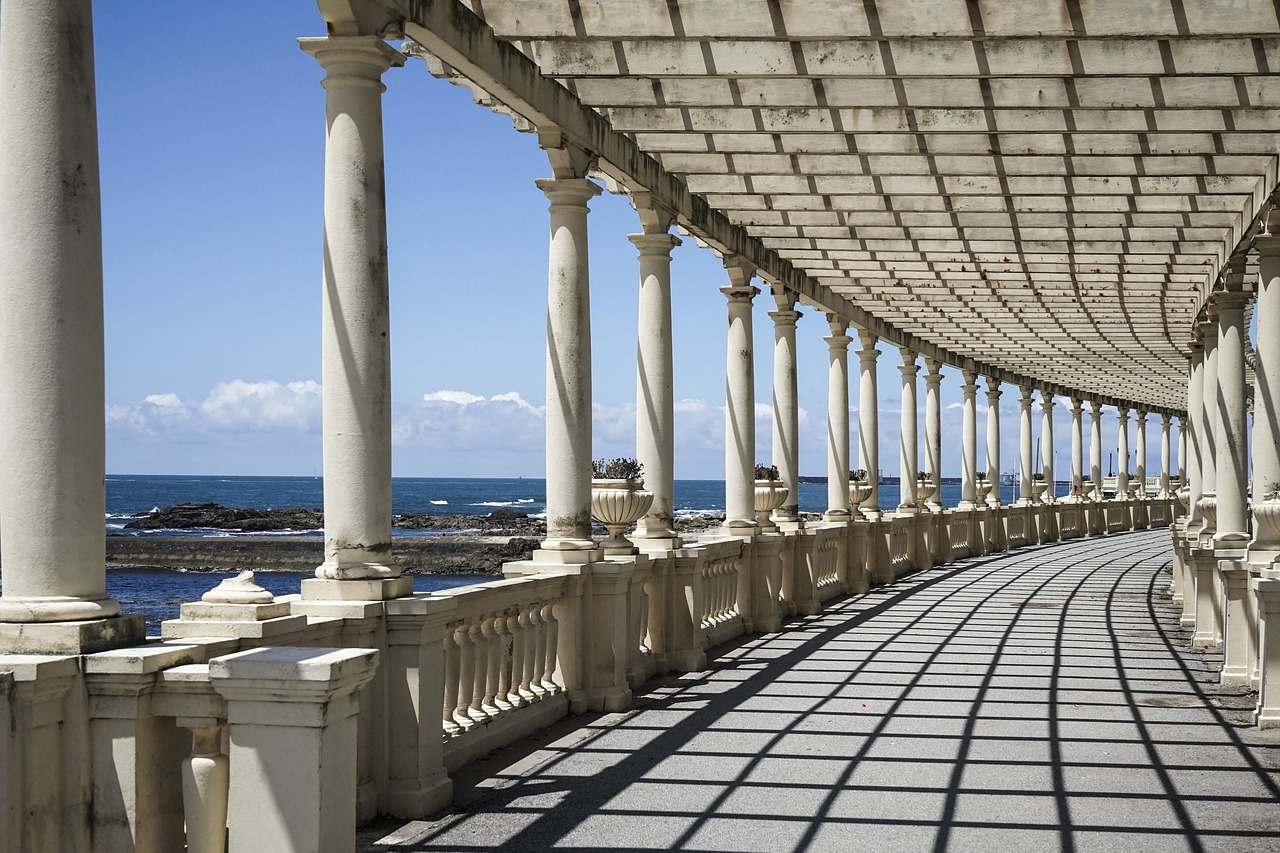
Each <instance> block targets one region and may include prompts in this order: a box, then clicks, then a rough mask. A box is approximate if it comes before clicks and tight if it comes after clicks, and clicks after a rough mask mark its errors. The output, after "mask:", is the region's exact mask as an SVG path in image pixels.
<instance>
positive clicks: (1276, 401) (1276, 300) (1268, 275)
mask: <svg viewBox="0 0 1280 853" xmlns="http://www.w3.org/2000/svg"><path fill="white" fill-rule="evenodd" d="M1273 215H1274V214H1273ZM1253 246H1254V248H1255V249H1257V251H1258V296H1257V301H1256V302H1255V303H1254V306H1253V317H1254V321H1255V322H1256V323H1257V340H1256V341H1255V342H1254V350H1255V352H1256V354H1257V357H1256V358H1255V359H1254V364H1253V375H1254V385H1253V387H1254V394H1253V443H1252V448H1253V494H1254V499H1255V500H1257V499H1258V498H1259V497H1261V495H1262V494H1263V493H1264V492H1268V491H1271V489H1270V484H1272V483H1280V234H1276V233H1275V231H1270V232H1269V233H1267V234H1264V235H1261V236H1259V237H1257V238H1255V239H1254V241H1253Z"/></svg>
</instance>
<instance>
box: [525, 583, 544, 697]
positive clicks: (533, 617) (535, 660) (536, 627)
mask: <svg viewBox="0 0 1280 853" xmlns="http://www.w3.org/2000/svg"><path fill="white" fill-rule="evenodd" d="M529 627H530V629H531V630H530V633H531V634H532V635H533V642H532V643H530V644H529V645H530V646H532V649H531V651H532V654H531V656H530V659H529V689H530V690H532V691H533V694H534V695H535V696H537V697H538V701H542V699H544V698H546V695H547V689H546V688H545V687H543V686H542V670H543V668H544V667H545V666H546V660H547V645H546V644H547V626H546V625H545V624H544V623H543V621H542V608H541V607H540V606H538V605H536V604H535V605H533V607H531V608H529Z"/></svg>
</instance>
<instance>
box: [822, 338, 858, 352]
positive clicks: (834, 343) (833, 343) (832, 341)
mask: <svg viewBox="0 0 1280 853" xmlns="http://www.w3.org/2000/svg"><path fill="white" fill-rule="evenodd" d="M823 340H824V341H826V342H827V346H828V347H829V348H830V349H831V350H833V351H841V350H843V351H844V352H846V353H847V352H848V351H849V344H851V343H853V338H851V337H849V336H848V335H828V336H826V337H825V338H823Z"/></svg>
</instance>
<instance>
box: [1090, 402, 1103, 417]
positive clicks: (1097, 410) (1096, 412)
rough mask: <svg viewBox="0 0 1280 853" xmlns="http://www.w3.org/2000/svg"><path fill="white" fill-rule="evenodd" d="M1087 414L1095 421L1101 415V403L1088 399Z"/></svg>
mask: <svg viewBox="0 0 1280 853" xmlns="http://www.w3.org/2000/svg"><path fill="white" fill-rule="evenodd" d="M1089 414H1090V415H1091V416H1092V417H1093V419H1094V420H1095V421H1096V420H1098V419H1099V418H1101V417H1102V404H1101V403H1099V402H1098V401H1097V400H1090V401H1089Z"/></svg>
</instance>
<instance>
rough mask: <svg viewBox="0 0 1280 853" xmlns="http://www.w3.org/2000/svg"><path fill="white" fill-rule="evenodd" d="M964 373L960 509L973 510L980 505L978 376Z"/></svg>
mask: <svg viewBox="0 0 1280 853" xmlns="http://www.w3.org/2000/svg"><path fill="white" fill-rule="evenodd" d="M962 373H963V376H964V384H963V385H961V386H960V390H961V392H963V394H964V403H963V409H962V418H963V419H962V421H961V429H960V508H961V509H973V508H974V507H975V506H977V503H978V374H977V373H976V372H974V371H972V370H965V371H962ZM998 481H999V478H998V477H997V482H998ZM939 488H941V487H939Z"/></svg>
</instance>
